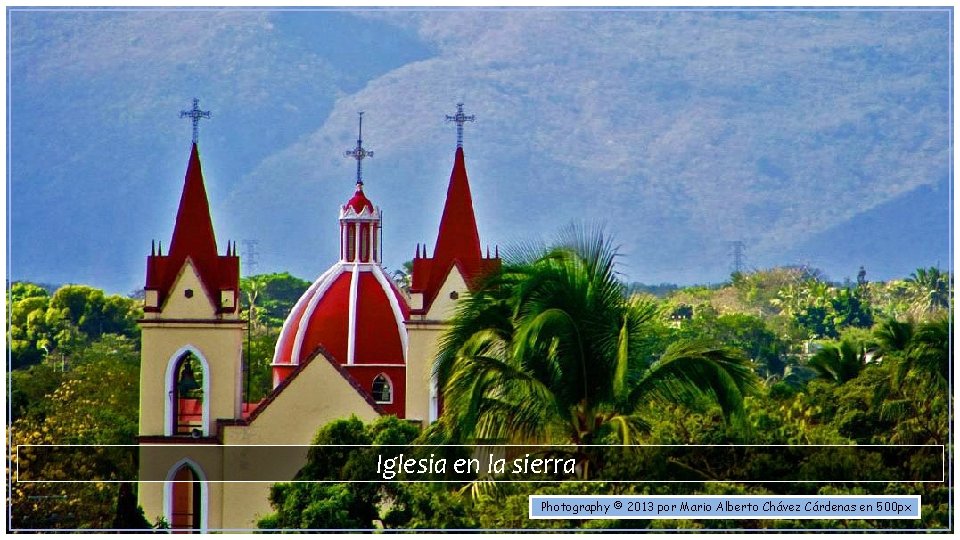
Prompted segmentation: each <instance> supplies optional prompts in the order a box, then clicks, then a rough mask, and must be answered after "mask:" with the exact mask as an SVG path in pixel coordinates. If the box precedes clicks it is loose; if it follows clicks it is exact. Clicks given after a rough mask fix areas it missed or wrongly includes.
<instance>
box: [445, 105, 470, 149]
mask: <svg viewBox="0 0 960 540" xmlns="http://www.w3.org/2000/svg"><path fill="white" fill-rule="evenodd" d="M476 119H477V117H476V116H474V115H472V114H471V115H470V116H467V115H465V114H463V103H457V114H455V115H453V116H450V115H449V114H448V115H447V122H451V121H452V122H455V123H456V124H457V148H463V123H464V122H473V121H475V120H476Z"/></svg>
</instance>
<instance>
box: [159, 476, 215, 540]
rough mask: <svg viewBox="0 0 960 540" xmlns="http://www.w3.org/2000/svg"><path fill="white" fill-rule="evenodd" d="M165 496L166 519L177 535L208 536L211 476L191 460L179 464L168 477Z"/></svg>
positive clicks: (164, 513) (164, 512)
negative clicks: (203, 533)
mask: <svg viewBox="0 0 960 540" xmlns="http://www.w3.org/2000/svg"><path fill="white" fill-rule="evenodd" d="M163 492H164V495H163V515H164V517H165V518H166V520H167V523H169V524H170V528H171V529H172V530H173V531H174V532H191V531H198V532H207V527H208V523H207V514H208V512H209V508H208V506H209V501H208V496H207V476H206V474H204V472H203V469H201V468H200V466H199V465H197V464H196V463H194V462H193V460H191V459H189V458H184V459H181V460H180V461H178V462H177V463H176V464H174V465H173V467H171V468H170V470H169V472H168V473H167V480H166V482H165V483H164V488H163Z"/></svg>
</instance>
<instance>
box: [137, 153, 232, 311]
mask: <svg viewBox="0 0 960 540" xmlns="http://www.w3.org/2000/svg"><path fill="white" fill-rule="evenodd" d="M161 249H162V248H161ZM161 249H158V250H157V254H156V255H151V256H150V257H149V258H148V262H147V283H146V288H147V289H154V290H157V291H158V293H159V302H160V304H159V305H158V306H156V307H155V308H151V309H148V311H158V310H159V309H160V307H159V306H160V305H162V304H163V302H164V300H165V298H166V295H167V294H168V293H169V292H170V288H171V287H172V286H173V282H174V281H175V280H176V278H177V275H178V274H179V272H180V269H181V268H182V267H183V264H184V263H185V262H186V260H187V259H188V258H189V259H190V260H191V261H193V265H194V268H196V270H197V273H198V274H199V276H200V280H201V281H202V282H203V285H204V287H205V288H206V289H207V293H208V294H209V295H210V298H211V300H212V301H214V302H216V303H217V305H218V308H217V309H218V311H221V312H222V311H229V312H233V311H236V309H237V306H236V305H233V306H229V307H224V308H221V307H219V303H220V291H222V290H233V291H234V294H235V295H237V294H239V280H240V262H239V259H238V258H237V256H236V254H235V253H233V254H230V248H229V244H228V248H227V251H228V254H227V255H224V256H221V255H220V254H218V253H217V239H216V237H215V236H214V232H213V220H212V219H211V218H210V205H209V202H208V200H207V190H206V188H205V187H204V185H203V171H202V170H201V168H200V154H199V152H198V150H197V144H196V143H194V144H193V148H192V149H191V151H190V161H189V163H188V164H187V174H186V176H185V177H184V180H183V194H182V195H181V196H180V208H179V209H178V210H177V221H176V224H175V225H174V227H173V238H172V239H171V241H170V250H169V252H168V253H167V255H163V254H162V251H161Z"/></svg>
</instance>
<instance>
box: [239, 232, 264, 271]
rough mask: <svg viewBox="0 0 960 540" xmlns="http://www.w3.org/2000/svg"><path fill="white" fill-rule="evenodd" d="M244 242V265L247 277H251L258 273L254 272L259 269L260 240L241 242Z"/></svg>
mask: <svg viewBox="0 0 960 540" xmlns="http://www.w3.org/2000/svg"><path fill="white" fill-rule="evenodd" d="M241 242H243V265H244V268H245V269H246V271H247V277H250V276H252V275H254V274H256V272H254V270H255V269H256V268H257V256H258V255H259V253H258V252H257V246H258V245H259V244H260V242H259V241H258V240H241Z"/></svg>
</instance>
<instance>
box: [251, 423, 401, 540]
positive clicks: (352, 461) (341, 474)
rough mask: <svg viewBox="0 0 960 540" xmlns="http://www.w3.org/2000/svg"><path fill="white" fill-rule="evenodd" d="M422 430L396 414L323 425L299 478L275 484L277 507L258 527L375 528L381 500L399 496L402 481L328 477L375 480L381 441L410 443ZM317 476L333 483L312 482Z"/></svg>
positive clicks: (272, 494)
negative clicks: (398, 490)
mask: <svg viewBox="0 0 960 540" xmlns="http://www.w3.org/2000/svg"><path fill="white" fill-rule="evenodd" d="M418 433H419V429H418V428H417V427H415V426H414V425H412V424H410V423H409V422H405V421H403V420H398V419H397V418H395V417H392V416H388V417H383V418H380V419H378V420H377V421H376V422H374V423H373V424H370V425H364V424H363V422H361V421H360V420H359V419H358V418H357V417H356V416H351V417H350V418H349V419H346V420H335V421H333V422H331V423H329V424H327V425H325V426H323V427H322V428H320V430H319V431H318V432H317V435H316V437H315V438H314V440H313V443H312V444H313V445H315V446H312V447H311V448H310V451H309V452H308V455H307V463H306V465H304V467H303V468H302V469H301V470H300V472H299V473H297V476H296V477H295V478H294V480H296V481H295V482H287V483H280V484H276V485H274V486H273V487H271V489H270V505H271V506H272V507H273V508H274V510H276V512H275V513H274V514H271V515H269V516H267V517H265V518H263V519H261V520H260V521H259V522H258V524H257V526H258V527H259V528H261V529H283V530H291V529H372V528H374V524H375V523H374V522H375V520H379V519H380V514H381V506H382V503H383V502H384V501H385V500H393V499H394V498H396V495H397V494H396V489H397V488H396V486H397V484H380V483H372V482H354V483H337V482H333V483H331V482H329V481H332V480H341V481H344V482H346V481H351V480H365V481H369V480H376V479H377V477H376V463H377V458H376V455H377V453H378V452H379V449H378V447H379V445H386V444H390V445H394V444H396V445H403V444H409V443H410V442H412V441H413V440H414V439H415V438H416V436H417V435H418ZM351 445H371V446H369V447H358V446H351ZM317 480H323V481H328V483H316V482H311V481H317Z"/></svg>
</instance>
